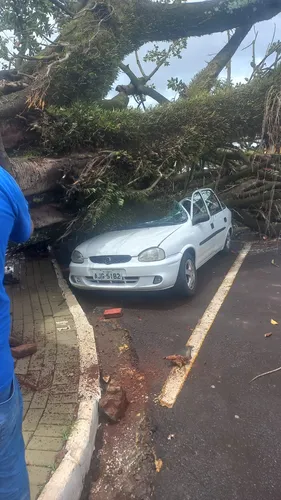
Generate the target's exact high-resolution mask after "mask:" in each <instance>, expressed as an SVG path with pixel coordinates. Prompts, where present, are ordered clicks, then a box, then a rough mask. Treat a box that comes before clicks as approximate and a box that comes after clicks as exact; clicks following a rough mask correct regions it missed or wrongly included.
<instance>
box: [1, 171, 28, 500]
mask: <svg viewBox="0 0 281 500" xmlns="http://www.w3.org/2000/svg"><path fill="white" fill-rule="evenodd" d="M32 231H33V224H32V221H31V217H30V215H29V210H28V204H27V201H26V199H25V197H24V195H23V193H22V192H21V190H20V188H19V186H18V184H17V183H16V181H15V180H14V179H13V177H12V176H11V175H10V174H9V173H8V172H7V171H6V170H4V169H3V168H2V167H0V500H30V493H29V481H28V474H27V468H26V464H25V454H24V442H23V437H22V412H23V403H22V396H21V392H20V388H19V384H18V381H17V379H16V377H15V374H14V362H13V358H12V355H11V349H10V345H9V336H10V330H11V319H10V302H9V298H8V296H7V294H6V291H5V288H4V285H3V281H4V273H5V255H6V251H7V247H8V243H9V241H13V242H14V243H24V242H25V241H27V240H28V239H29V238H30V236H31V234H32Z"/></svg>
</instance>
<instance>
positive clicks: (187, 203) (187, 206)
mask: <svg viewBox="0 0 281 500" xmlns="http://www.w3.org/2000/svg"><path fill="white" fill-rule="evenodd" d="M181 204H182V206H183V207H184V208H185V210H186V211H187V212H188V213H189V215H190V213H191V201H190V200H183V201H182V203H181Z"/></svg>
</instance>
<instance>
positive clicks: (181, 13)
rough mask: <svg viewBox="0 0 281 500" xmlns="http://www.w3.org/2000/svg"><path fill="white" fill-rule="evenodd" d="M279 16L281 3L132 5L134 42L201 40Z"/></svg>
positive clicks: (228, 0) (210, 0) (211, 0)
mask: <svg viewBox="0 0 281 500" xmlns="http://www.w3.org/2000/svg"><path fill="white" fill-rule="evenodd" d="M279 12H281V0H244V1H239V2H238V1H237V0H224V1H222V0H207V1H204V2H192V3H190V2H188V3H179V4H175V3H174V4H166V3H165V4H164V3H161V2H151V1H149V0H143V1H141V2H137V3H136V19H137V23H138V25H137V30H138V42H139V43H140V44H144V43H147V42H153V41H167V40H176V39H178V38H182V37H186V36H202V35H207V34H212V33H217V32H222V31H226V30H230V29H234V28H237V27H239V26H247V25H249V24H252V25H253V24H255V23H256V22H259V21H263V20H267V19H271V18H272V17H274V16H275V15H277V14H278V13H279Z"/></svg>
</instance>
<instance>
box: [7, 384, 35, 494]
mask: <svg viewBox="0 0 281 500" xmlns="http://www.w3.org/2000/svg"><path fill="white" fill-rule="evenodd" d="M22 415H23V403H22V395H21V392H20V387H19V384H18V381H17V379H16V377H14V381H13V383H12V386H11V387H10V388H8V389H6V390H4V391H2V392H0V500H30V493H29V481H28V474H27V468H26V464H25V456H24V441H23V437H22Z"/></svg>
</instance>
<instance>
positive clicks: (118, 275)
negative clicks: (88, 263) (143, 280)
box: [94, 270, 125, 281]
mask: <svg viewBox="0 0 281 500" xmlns="http://www.w3.org/2000/svg"><path fill="white" fill-rule="evenodd" d="M124 275H125V273H124V271H114V270H111V271H103V270H101V271H95V272H94V279H95V280H97V281H123V280H124Z"/></svg>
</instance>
